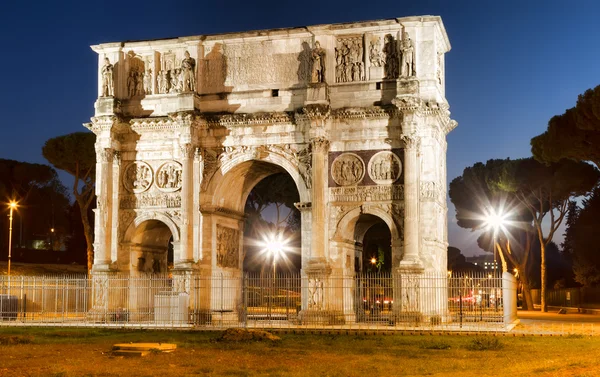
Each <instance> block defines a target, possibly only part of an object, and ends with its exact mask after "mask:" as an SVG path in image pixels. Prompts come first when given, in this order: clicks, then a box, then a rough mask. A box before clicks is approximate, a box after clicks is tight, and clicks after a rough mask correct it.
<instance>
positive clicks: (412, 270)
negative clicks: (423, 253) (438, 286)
mask: <svg viewBox="0 0 600 377" xmlns="http://www.w3.org/2000/svg"><path fill="white" fill-rule="evenodd" d="M396 271H398V272H399V273H409V274H422V273H423V272H424V271H425V268H424V267H423V263H422V262H421V261H420V260H419V259H418V258H416V259H403V260H401V261H400V266H399V267H398V268H397V269H396Z"/></svg>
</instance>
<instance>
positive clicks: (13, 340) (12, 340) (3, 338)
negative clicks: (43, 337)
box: [0, 335, 33, 346]
mask: <svg viewBox="0 0 600 377" xmlns="http://www.w3.org/2000/svg"><path fill="white" fill-rule="evenodd" d="M31 343H33V336H26V335H0V345H3V346H7V345H13V344H31Z"/></svg>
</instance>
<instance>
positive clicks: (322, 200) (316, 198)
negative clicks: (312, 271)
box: [310, 137, 329, 259]
mask: <svg viewBox="0 0 600 377" xmlns="http://www.w3.org/2000/svg"><path fill="white" fill-rule="evenodd" d="M311 144H312V185H313V195H312V227H311V228H312V242H311V244H312V250H311V254H310V256H311V258H318V259H325V242H326V238H327V235H326V229H327V177H328V167H327V153H328V152H329V140H327V139H326V138H325V137H316V138H313V139H312V140H311Z"/></svg>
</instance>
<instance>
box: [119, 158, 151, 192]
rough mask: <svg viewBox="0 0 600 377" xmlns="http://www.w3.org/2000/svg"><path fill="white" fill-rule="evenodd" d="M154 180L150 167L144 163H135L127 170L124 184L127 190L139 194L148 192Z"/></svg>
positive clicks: (124, 174) (124, 175)
mask: <svg viewBox="0 0 600 377" xmlns="http://www.w3.org/2000/svg"><path fill="white" fill-rule="evenodd" d="M153 178H154V177H153V172H152V168H151V167H150V165H148V164H147V163H145V162H143V161H134V162H132V163H131V164H129V166H127V168H125V172H124V173H123V184H124V185H125V188H127V190H129V191H131V192H133V193H136V194H137V193H140V192H144V191H146V190H148V189H149V188H150V186H151V185H152V180H153Z"/></svg>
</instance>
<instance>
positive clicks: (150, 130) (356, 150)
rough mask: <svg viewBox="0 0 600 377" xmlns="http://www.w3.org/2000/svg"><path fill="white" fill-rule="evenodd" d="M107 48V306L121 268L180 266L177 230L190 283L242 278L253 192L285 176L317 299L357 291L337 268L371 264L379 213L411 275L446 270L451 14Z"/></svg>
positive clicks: (396, 258) (100, 161) (102, 262)
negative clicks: (110, 281)
mask: <svg viewBox="0 0 600 377" xmlns="http://www.w3.org/2000/svg"><path fill="white" fill-rule="evenodd" d="M92 49H93V50H94V51H95V52H97V53H98V62H99V65H98V99H97V101H96V103H95V116H94V117H93V118H92V121H91V123H89V124H86V127H88V128H89V129H90V130H92V131H93V132H94V133H95V134H96V135H97V142H96V153H97V170H96V171H97V173H96V174H97V179H96V182H97V183H96V193H97V196H98V205H97V209H96V224H95V237H96V238H95V243H94V249H95V259H94V267H93V273H94V277H95V279H96V283H95V284H96V285H97V287H96V288H97V293H96V294H95V300H96V302H95V305H96V306H102V305H107V304H106V303H104V301H106V297H105V295H104V293H103V292H102V291H101V290H102V287H103V285H102V279H103V277H105V276H109V275H110V274H113V273H114V272H121V273H129V274H131V275H137V274H142V273H147V272H154V273H160V272H165V271H166V264H167V249H168V246H169V242H172V244H173V250H174V269H173V271H172V273H173V276H174V279H175V281H176V282H177V283H176V284H175V289H177V290H179V291H186V292H188V293H190V290H191V289H193V287H191V286H190V283H189V281H190V279H191V278H192V277H194V276H209V275H211V274H213V273H215V272H218V273H225V274H227V276H240V274H241V273H242V265H243V254H242V250H243V225H244V221H243V220H244V204H245V201H246V198H247V196H248V194H249V192H250V191H251V190H252V188H253V187H254V186H255V185H256V184H257V183H258V182H259V181H260V180H262V179H263V178H265V177H267V176H269V175H271V174H274V173H278V172H285V173H287V174H289V175H290V176H291V177H292V179H293V180H294V182H295V183H296V187H297V189H298V192H299V196H300V202H299V203H297V204H296V206H297V208H298V209H299V210H300V211H301V227H302V231H301V233H302V236H301V238H302V275H303V276H304V277H305V278H306V281H307V283H306V284H307V287H306V294H303V297H302V309H303V310H306V311H311V310H312V311H319V310H324V309H325V308H329V309H331V308H330V307H329V304H330V303H331V302H333V301H334V297H333V296H336V295H344V292H342V291H340V290H335V289H333V290H327V285H328V279H329V277H331V276H337V277H339V276H342V277H347V278H349V279H351V278H352V277H353V276H354V275H355V271H357V270H360V269H361V266H356V265H355V264H356V263H357V261H360V260H362V258H360V254H361V252H362V248H361V243H362V239H363V237H364V235H365V233H366V232H367V230H368V229H369V228H370V227H371V226H372V225H373V224H376V223H382V222H383V223H385V224H386V225H387V227H388V228H389V231H390V233H391V250H392V262H393V269H392V272H393V274H394V275H395V276H397V277H399V279H401V278H402V277H403V276H415V275H417V276H418V275H419V274H422V273H427V272H432V273H433V272H435V273H445V271H446V248H447V224H446V212H447V207H446V146H447V144H446V134H447V133H448V132H450V131H451V130H452V129H453V128H454V127H456V122H455V121H453V120H451V118H450V113H449V111H448V108H449V107H448V103H447V101H446V98H445V89H444V86H445V85H444V84H445V83H444V54H445V53H446V52H448V51H449V50H450V44H449V41H448V38H447V35H446V32H445V29H444V26H443V24H442V21H441V19H440V18H439V17H437V16H423V17H406V18H399V19H390V20H380V21H369V22H358V23H347V24H334V25H317V26H310V27H302V28H290V29H275V30H261V31H251V32H240V33H229V34H221V35H202V36H192V37H182V38H175V39H165V40H153V41H139V42H123V43H121V42H118V43H106V44H101V45H97V46H93V47H92ZM358 263H360V262H358ZM208 292H209V291H206V294H210V293H208ZM191 293H193V292H191ZM195 294H196V295H197V294H204V293H202V292H201V293H197V292H196V293H195ZM398 294H399V293H398ZM404 305H405V307H406V305H408V304H406V303H405V304H404ZM411 305H412V304H411ZM415 305H418V304H415ZM338 309H339V310H342V311H345V310H346V308H338ZM336 310H337V309H336Z"/></svg>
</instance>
